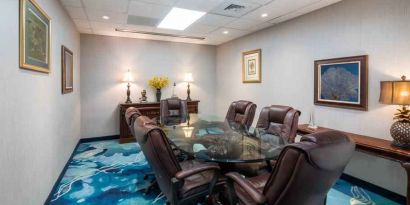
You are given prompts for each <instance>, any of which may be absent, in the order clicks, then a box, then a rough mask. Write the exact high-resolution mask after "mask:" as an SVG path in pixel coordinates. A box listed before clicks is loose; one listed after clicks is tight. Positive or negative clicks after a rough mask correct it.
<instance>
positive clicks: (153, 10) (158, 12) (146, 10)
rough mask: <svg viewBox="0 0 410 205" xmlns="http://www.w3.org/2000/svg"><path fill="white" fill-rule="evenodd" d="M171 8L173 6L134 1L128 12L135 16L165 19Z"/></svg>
mask: <svg viewBox="0 0 410 205" xmlns="http://www.w3.org/2000/svg"><path fill="white" fill-rule="evenodd" d="M171 9H172V7H171V6H164V5H158V4H151V3H144V2H139V1H132V2H131V3H130V8H129V11H128V13H129V14H130V15H135V16H143V17H150V18H155V19H163V18H164V17H165V16H166V15H167V14H168V13H169V11H171Z"/></svg>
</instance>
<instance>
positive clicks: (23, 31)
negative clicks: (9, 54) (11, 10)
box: [19, 0, 51, 73]
mask: <svg viewBox="0 0 410 205" xmlns="http://www.w3.org/2000/svg"><path fill="white" fill-rule="evenodd" d="M50 26H51V20H50V17H49V16H47V14H46V13H45V12H44V11H43V10H42V9H41V8H40V6H39V5H38V4H37V3H36V2H35V0H20V56H19V57H20V60H19V61H20V67H21V68H23V69H28V70H34V71H39V72H43V73H49V72H50V62H51V59H50V58H51V56H50V48H51V45H50V42H51V41H50Z"/></svg>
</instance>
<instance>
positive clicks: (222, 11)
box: [209, 0, 261, 18]
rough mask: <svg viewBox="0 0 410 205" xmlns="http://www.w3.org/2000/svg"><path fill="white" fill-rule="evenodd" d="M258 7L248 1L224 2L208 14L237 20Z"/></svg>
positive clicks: (231, 0)
mask: <svg viewBox="0 0 410 205" xmlns="http://www.w3.org/2000/svg"><path fill="white" fill-rule="evenodd" d="M259 7H261V5H260V4H258V3H254V2H251V1H248V0H224V1H222V3H221V4H219V5H218V6H216V7H215V8H214V9H213V10H211V11H210V12H209V13H211V14H217V15H222V16H230V17H236V18H239V17H241V16H243V15H246V14H247V13H249V12H251V11H253V10H255V9H257V8H259Z"/></svg>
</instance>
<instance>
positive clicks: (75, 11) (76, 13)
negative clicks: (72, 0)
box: [65, 6, 87, 20]
mask: <svg viewBox="0 0 410 205" xmlns="http://www.w3.org/2000/svg"><path fill="white" fill-rule="evenodd" d="M65 8H66V10H67V12H68V14H69V15H70V16H71V18H73V19H85V20H87V15H86V14H85V12H84V9H83V8H79V7H72V6H66V7H65Z"/></svg>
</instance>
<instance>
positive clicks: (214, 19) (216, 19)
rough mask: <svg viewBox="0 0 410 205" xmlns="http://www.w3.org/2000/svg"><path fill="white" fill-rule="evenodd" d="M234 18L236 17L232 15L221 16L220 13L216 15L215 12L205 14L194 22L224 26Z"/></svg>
mask: <svg viewBox="0 0 410 205" xmlns="http://www.w3.org/2000/svg"><path fill="white" fill-rule="evenodd" d="M235 19H236V18H233V17H227V16H221V15H216V14H205V15H204V16H203V17H202V18H200V19H198V21H196V23H199V24H205V25H211V26H224V25H226V24H228V23H230V22H232V21H234V20H235Z"/></svg>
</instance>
